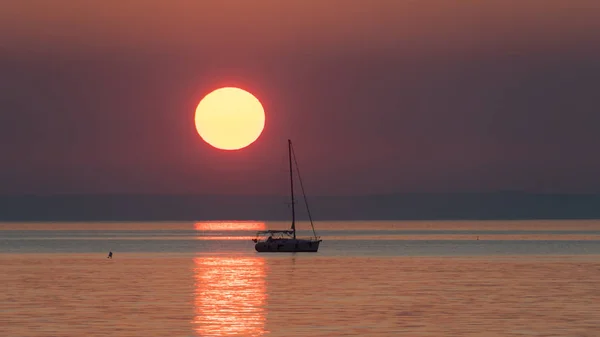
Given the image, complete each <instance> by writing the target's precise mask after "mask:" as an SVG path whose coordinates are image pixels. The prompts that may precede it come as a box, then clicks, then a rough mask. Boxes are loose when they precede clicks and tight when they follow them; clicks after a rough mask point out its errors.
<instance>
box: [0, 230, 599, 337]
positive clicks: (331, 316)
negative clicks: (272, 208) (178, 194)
mask: <svg viewBox="0 0 600 337" xmlns="http://www.w3.org/2000/svg"><path fill="white" fill-rule="evenodd" d="M315 224H316V229H317V234H318V235H320V236H321V238H322V239H323V242H322V244H321V248H320V250H319V252H318V253H297V254H289V253H288V254H274V253H271V254H265V253H263V254H259V253H256V252H255V251H254V244H253V242H251V241H250V239H251V238H253V236H254V233H255V232H256V231H257V230H261V229H266V228H270V229H278V228H281V229H284V228H287V227H288V225H289V224H288V223H284V222H279V223H278V222H266V223H265V222H225V221H223V222H197V223H190V222H178V223H166V222H153V223H132V222H129V223H0V284H1V285H2V287H1V288H0V336H65V337H66V336H431V337H433V336H484V337H487V336H578V337H581V336H590V337H597V336H600V221H418V222H402V221H391V222H382V221H376V222H367V221H355V222H316V223H315ZM299 227H302V228H303V230H302V233H301V234H303V235H309V234H310V233H311V232H310V231H308V230H307V229H308V228H309V225H308V224H306V223H300V224H299ZM109 251H112V252H113V253H114V258H113V259H107V254H108V252H109Z"/></svg>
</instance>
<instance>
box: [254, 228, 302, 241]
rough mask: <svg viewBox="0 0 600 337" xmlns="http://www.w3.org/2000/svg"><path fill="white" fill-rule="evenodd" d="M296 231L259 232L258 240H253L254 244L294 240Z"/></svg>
mask: <svg viewBox="0 0 600 337" xmlns="http://www.w3.org/2000/svg"><path fill="white" fill-rule="evenodd" d="M293 234H294V231H292V230H266V231H259V232H257V233H256V238H254V239H252V241H254V242H270V241H275V240H284V239H285V240H289V239H291V238H292V235H293Z"/></svg>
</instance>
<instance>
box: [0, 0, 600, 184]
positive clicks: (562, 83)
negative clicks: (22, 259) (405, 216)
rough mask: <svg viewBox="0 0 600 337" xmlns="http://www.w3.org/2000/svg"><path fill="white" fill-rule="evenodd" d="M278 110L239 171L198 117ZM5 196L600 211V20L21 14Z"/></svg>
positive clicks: (358, 5) (8, 58)
mask: <svg viewBox="0 0 600 337" xmlns="http://www.w3.org/2000/svg"><path fill="white" fill-rule="evenodd" d="M225 85H233V86H240V87H243V88H245V89H247V90H249V91H251V92H253V93H254V94H255V95H256V96H257V97H258V98H259V99H260V100H261V102H263V104H264V106H265V110H266V114H267V120H266V128H265V131H264V133H263V135H262V136H261V138H259V140H258V141H257V142H256V143H255V144H253V145H252V146H250V147H249V148H247V149H245V150H243V151H239V152H223V151H218V150H215V149H213V148H212V147H210V146H208V145H207V144H205V143H204V142H203V141H202V140H201V139H200V138H199V136H198V134H197V133H196V130H195V126H194V111H195V107H196V105H197V103H198V101H199V100H200V99H201V98H202V97H203V95H205V94H207V93H208V92H210V91H211V90H213V89H215V88H217V87H219V86H225ZM0 111H1V113H0V155H1V157H0V158H1V162H0V194H23V193H39V194H52V193H111V192H117V193H200V194H252V193H257V194H270V193H285V192H286V188H287V182H286V180H285V179H286V176H285V169H286V162H285V158H286V155H287V153H286V143H285V141H286V139H287V138H292V139H293V140H294V142H295V144H296V150H297V155H298V157H299V158H298V159H299V160H300V162H299V163H300V165H301V169H302V171H303V175H304V179H305V183H306V187H307V189H308V192H309V193H311V194H321V195H332V194H364V193H390V192H402V193H404V192H448V191H460V192H463V191H497V190H525V191H535V192H600V155H599V153H600V152H599V149H600V132H599V130H600V2H599V1H597V0H590V1H585V0H564V1H554V0H530V1H523V0H519V1H507V0H487V1H466V0H465V1H416V0H415V1H408V0H389V1H377V0H371V1H363V0H339V1H333V0H314V1H309V0H298V1H295V0H294V1H292V0H288V1H278V0H272V1H271V0H269V1H261V0H256V1H245V0H239V1H232V0H231V1H226V0H215V1H209V0H204V1H191V0H190V1H162V0H154V1H149V0H145V1H141V0H140V1H133V0H130V1H112V0H109V1H106V0H105V1H80V0H71V1H65V0H53V1H42V0H39V1H34V0H30V1H4V2H2V3H0Z"/></svg>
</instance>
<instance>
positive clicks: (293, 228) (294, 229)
mask: <svg viewBox="0 0 600 337" xmlns="http://www.w3.org/2000/svg"><path fill="white" fill-rule="evenodd" d="M288 157H289V162H290V192H291V196H292V233H293V235H294V239H296V209H295V205H294V171H293V169H292V140H291V139H288Z"/></svg>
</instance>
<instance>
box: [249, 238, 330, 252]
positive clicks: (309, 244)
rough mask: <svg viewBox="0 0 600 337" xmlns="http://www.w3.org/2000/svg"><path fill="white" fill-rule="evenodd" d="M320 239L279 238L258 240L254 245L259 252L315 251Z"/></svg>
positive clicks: (317, 248)
mask: <svg viewBox="0 0 600 337" xmlns="http://www.w3.org/2000/svg"><path fill="white" fill-rule="evenodd" d="M320 243H321V240H305V239H280V240H272V241H259V242H257V243H256V245H254V249H256V251H257V252H259V253H300V252H304V253H316V252H317V251H318V250H319V244H320Z"/></svg>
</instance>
